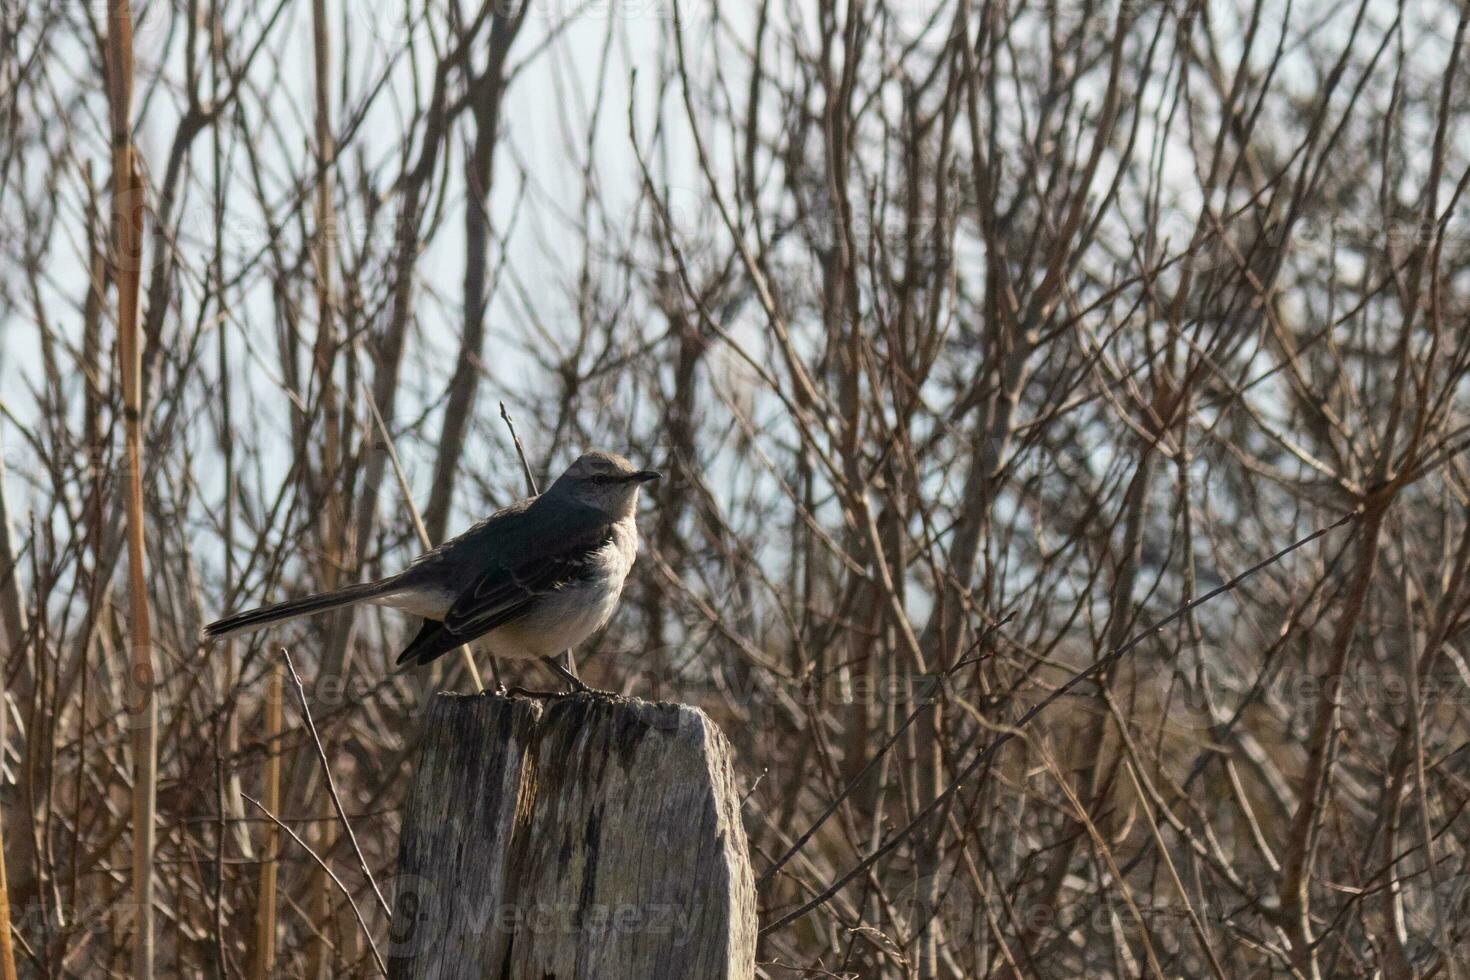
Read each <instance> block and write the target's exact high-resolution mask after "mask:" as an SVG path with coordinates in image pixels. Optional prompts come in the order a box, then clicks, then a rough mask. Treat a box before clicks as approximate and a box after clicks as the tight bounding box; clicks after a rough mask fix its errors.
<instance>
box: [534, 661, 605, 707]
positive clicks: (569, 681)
mask: <svg viewBox="0 0 1470 980" xmlns="http://www.w3.org/2000/svg"><path fill="white" fill-rule="evenodd" d="M541 662H542V663H544V664H545V665H546V666H547V669H549V670H550V671H551V672H552V673H553V674H555V675H556V676H557V677H560V678H561V679H562V680H563V681H565V682H566V685H567V687H568V688H570V690H567V691H564V692H563V693H564V694H592V695H596V696H598V697H605V698H615V697H617V695H616V694H615V693H613V692H612V691H601V690H598V689H597V688H595V687H589V686H588V685H587V683H586V682H585V681H583V680H582V678H580V677H578V676H577V675H576V674H574V673H572V672H571V671H570V670H567V669H566V668H565V667H563V666H562V665H561V664H560V663H558V662H557V660H556V658H555V657H542V658H541Z"/></svg>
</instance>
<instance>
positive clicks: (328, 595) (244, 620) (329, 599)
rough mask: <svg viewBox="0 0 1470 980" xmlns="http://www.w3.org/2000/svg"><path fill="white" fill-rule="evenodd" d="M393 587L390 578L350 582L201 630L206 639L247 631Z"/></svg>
mask: <svg viewBox="0 0 1470 980" xmlns="http://www.w3.org/2000/svg"><path fill="white" fill-rule="evenodd" d="M394 589H395V586H394V584H393V580H392V579H385V580H383V581H381V582H364V583H363V584H361V585H349V586H347V588H345V589H336V590H334V591H332V592H318V593H317V594H316V595H309V596H305V597H304V598H301V599H288V600H287V601H285V602H278V603H276V604H275V605H273V606H261V607H260V608H259V609H250V610H247V611H246V612H242V613H236V614H235V615H233V616H226V617H225V618H224V619H220V620H216V621H215V622H213V623H210V624H209V625H208V626H206V627H204V630H203V633H204V637H205V639H210V640H214V639H218V638H219V637H222V636H230V635H232V634H234V633H250V632H253V631H254V630H258V629H261V628H262V627H265V626H270V625H271V624H273V623H284V622H286V621H287V620H290V619H298V618H300V617H302V616H310V615H312V614H314V613H319V612H326V611H327V610H329V609H337V608H339V607H341V606H351V605H356V604H357V603H359V602H368V601H370V600H373V599H377V598H379V597H381V596H384V595H387V594H389V593H391V592H393V591H394Z"/></svg>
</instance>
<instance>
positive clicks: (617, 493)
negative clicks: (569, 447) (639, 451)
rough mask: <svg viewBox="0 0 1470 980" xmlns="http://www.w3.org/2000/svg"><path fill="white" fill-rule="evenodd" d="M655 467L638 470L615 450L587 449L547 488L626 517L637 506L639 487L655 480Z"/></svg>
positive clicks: (604, 511)
mask: <svg viewBox="0 0 1470 980" xmlns="http://www.w3.org/2000/svg"><path fill="white" fill-rule="evenodd" d="M658 478H659V473H658V472H657V471H656V470H640V469H638V468H637V467H635V466H634V465H633V464H632V463H630V462H628V461H627V460H626V459H624V458H623V457H622V456H619V455H617V454H616V453H604V452H597V451H594V452H590V453H586V454H584V455H582V456H579V457H577V461H576V462H575V463H573V464H572V465H571V466H568V467H567V471H566V472H565V473H563V474H562V475H561V476H560V477H558V478H557V481H556V482H555V483H553V484H552V485H551V487H550V489H548V490H547V491H546V495H547V496H552V495H556V496H558V497H561V498H562V499H564V500H572V501H575V502H577V503H579V504H582V505H583V506H586V507H592V508H594V509H596V510H600V511H602V512H603V513H605V514H607V515H608V516H610V517H613V518H622V517H627V516H629V515H630V514H632V513H633V511H634V509H635V508H636V507H637V506H638V488H639V487H641V486H642V485H643V484H645V483H647V482H648V481H650V480H657V479H658Z"/></svg>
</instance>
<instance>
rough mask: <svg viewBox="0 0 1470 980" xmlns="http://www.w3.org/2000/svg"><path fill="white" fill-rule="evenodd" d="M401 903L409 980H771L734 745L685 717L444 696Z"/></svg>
mask: <svg viewBox="0 0 1470 980" xmlns="http://www.w3.org/2000/svg"><path fill="white" fill-rule="evenodd" d="M393 891H394V895H393V922H392V929H391V930H390V937H389V948H388V949H387V950H386V953H387V955H388V959H389V976H390V977H392V978H393V980H409V978H413V980H431V978H432V980H469V978H472V977H473V978H475V980H482V978H486V977H493V978H496V980H533V978H534V980H552V978H554V980H721V978H729V980H750V978H751V977H753V976H754V975H755V942H756V909H755V886H754V882H753V879H752V875H751V871H750V860H749V855H748V852H747V845H746V840H745V830H744V828H743V827H742V826H741V823H740V795H739V793H738V791H737V789H736V787H735V780H734V777H733V773H732V771H731V766H730V754H729V745H728V743H727V742H726V741H725V738H724V736H723V735H722V734H721V733H720V731H719V729H717V728H716V727H715V726H714V724H713V723H712V722H711V721H710V720H709V718H708V717H706V716H705V714H704V713H703V712H701V711H699V710H698V709H695V708H690V707H687V706H683V705H669V704H649V703H647V702H643V701H630V700H623V699H612V698H604V697H595V696H591V695H582V696H576V697H567V698H560V699H557V700H554V701H551V702H549V703H546V704H542V703H540V702H537V701H534V700H530V699H525V698H507V697H501V696H497V695H490V694H482V695H454V694H440V695H439V696H438V697H437V699H436V700H435V703H434V705H433V707H432V708H431V709H430V717H429V724H428V730H427V734H426V738H425V742H424V746H423V748H422V751H421V753H420V756H419V759H418V763H417V766H416V771H415V773H414V780H413V785H412V787H410V789H409V794H408V801H407V805H406V809H405V811H404V819H403V835H402V839H401V841H400V843H399V852H398V875H397V877H396V878H395V880H394V883H393Z"/></svg>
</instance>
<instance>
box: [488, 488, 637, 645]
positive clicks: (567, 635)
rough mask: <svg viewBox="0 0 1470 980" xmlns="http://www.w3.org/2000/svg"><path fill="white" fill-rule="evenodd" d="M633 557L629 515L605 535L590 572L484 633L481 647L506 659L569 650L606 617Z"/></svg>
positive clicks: (633, 538) (633, 533)
mask: <svg viewBox="0 0 1470 980" xmlns="http://www.w3.org/2000/svg"><path fill="white" fill-rule="evenodd" d="M637 555H638V528H637V526H636V525H635V524H634V523H633V519H632V518H631V517H630V518H627V519H625V520H621V521H618V522H617V523H616V524H614V525H613V529H612V537H611V539H610V540H609V541H608V543H607V544H605V545H603V546H602V547H601V548H599V549H598V550H597V552H595V553H594V555H593V559H592V572H591V574H590V575H588V576H587V577H586V578H584V579H582V580H580V581H578V582H576V583H575V584H573V585H569V586H567V587H566V588H564V589H561V590H560V591H558V592H555V593H552V594H550V595H548V596H546V597H544V598H543V599H541V600H540V601H539V602H538V603H537V604H536V608H535V609H534V610H533V611H532V612H530V613H528V614H527V615H525V616H523V617H521V618H520V619H517V620H516V621H514V622H512V623H507V624H506V625H504V626H502V627H501V628H500V629H497V630H494V631H493V632H491V633H489V634H487V635H486V636H485V642H486V645H487V646H489V648H490V650H491V652H493V653H494V654H495V655H496V656H498V657H510V658H520V657H551V656H555V655H556V654H558V653H561V652H562V651H563V650H570V649H571V648H572V647H574V646H576V645H577V644H579V643H581V642H582V641H583V640H585V639H587V637H589V636H591V635H592V634H593V633H595V632H597V631H598V630H599V629H601V628H602V627H603V626H605V625H606V624H607V621H608V620H609V619H611V618H612V614H613V611H614V610H616V609H617V607H618V599H619V598H620V597H621V596H622V594H623V583H624V582H625V581H627V578H628V572H629V571H631V570H632V568H633V560H634V559H635V558H636V557H637Z"/></svg>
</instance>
